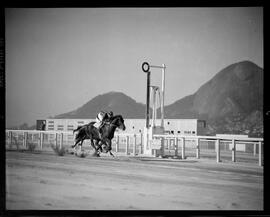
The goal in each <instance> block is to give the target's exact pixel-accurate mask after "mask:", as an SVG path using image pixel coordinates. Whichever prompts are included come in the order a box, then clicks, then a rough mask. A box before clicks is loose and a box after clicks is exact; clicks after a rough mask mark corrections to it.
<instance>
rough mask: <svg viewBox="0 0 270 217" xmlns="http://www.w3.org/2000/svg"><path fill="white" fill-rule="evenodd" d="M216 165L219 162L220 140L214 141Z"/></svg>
mask: <svg viewBox="0 0 270 217" xmlns="http://www.w3.org/2000/svg"><path fill="white" fill-rule="evenodd" d="M216 150H217V163H219V162H220V139H217V140H216Z"/></svg>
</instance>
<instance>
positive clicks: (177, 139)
mask: <svg viewBox="0 0 270 217" xmlns="http://www.w3.org/2000/svg"><path fill="white" fill-rule="evenodd" d="M153 138H154V139H160V140H164V142H162V143H163V144H164V146H165V147H164V149H163V155H166V150H169V151H170V150H171V149H173V151H174V155H175V156H178V151H179V143H180V146H181V156H182V159H185V158H186V157H185V155H186V143H187V142H191V141H193V142H195V149H196V158H198V159H199V158H200V155H201V154H200V151H201V146H202V142H204V141H206V142H209V141H211V142H213V143H214V150H215V153H216V162H217V163H219V162H221V155H220V153H221V142H223V143H230V144H231V146H232V148H231V158H232V161H233V162H236V151H237V146H238V147H239V146H240V145H241V144H245V145H247V144H250V145H253V156H256V155H257V154H256V153H257V147H258V162H259V165H260V166H263V138H249V137H247V138H245V137H244V138H243V137H240V136H239V137H237V135H235V136H233V135H232V136H231V137H230V138H228V136H181V135H153ZM172 141H173V142H172ZM171 142H172V143H173V148H171ZM168 143H169V144H168ZM164 152H165V153H164Z"/></svg>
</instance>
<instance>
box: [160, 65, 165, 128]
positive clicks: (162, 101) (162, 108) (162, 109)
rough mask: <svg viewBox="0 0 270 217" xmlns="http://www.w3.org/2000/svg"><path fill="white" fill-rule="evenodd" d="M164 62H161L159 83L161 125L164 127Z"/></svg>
mask: <svg viewBox="0 0 270 217" xmlns="http://www.w3.org/2000/svg"><path fill="white" fill-rule="evenodd" d="M165 68H166V66H165V64H162V83H161V95H162V100H161V109H160V112H161V127H163V128H164V99H165Z"/></svg>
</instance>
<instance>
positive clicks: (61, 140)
mask: <svg viewBox="0 0 270 217" xmlns="http://www.w3.org/2000/svg"><path fill="white" fill-rule="evenodd" d="M63 138H64V134H63V133H61V134H60V149H62V147H63Z"/></svg>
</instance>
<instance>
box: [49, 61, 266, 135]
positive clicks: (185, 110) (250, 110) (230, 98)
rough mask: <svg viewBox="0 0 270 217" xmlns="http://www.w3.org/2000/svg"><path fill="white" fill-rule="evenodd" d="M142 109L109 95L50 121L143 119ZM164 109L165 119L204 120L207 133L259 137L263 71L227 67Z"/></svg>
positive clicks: (247, 63) (127, 99)
mask: <svg viewBox="0 0 270 217" xmlns="http://www.w3.org/2000/svg"><path fill="white" fill-rule="evenodd" d="M145 108H146V106H145V105H144V104H142V103H137V102H136V101H135V100H133V99H132V98H131V97H129V96H127V95H125V94H123V93H121V92H109V93H106V94H103V95H98V96H96V97H95V98H93V99H91V100H90V101H89V102H87V103H86V104H84V105H83V106H81V107H80V108H78V109H76V110H74V111H71V112H68V113H65V114H60V115H57V116H55V117H54V118H95V117H96V115H97V113H98V112H99V111H100V110H107V111H113V112H114V113H115V114H122V115H123V117H124V118H145ZM164 110H165V118H197V119H203V120H206V121H207V123H208V124H207V126H208V134H216V133H230V134H236V133H237V134H248V135H249V136H258V137H262V136H263V113H262V112H263V69H262V68H260V67H259V66H257V65H256V64H254V63H252V62H250V61H242V62H239V63H234V64H232V65H229V66H228V67H226V68H224V69H222V70H221V71H219V72H218V73H217V74H216V75H215V76H214V77H213V78H212V79H210V80H209V81H208V82H206V83H205V84H203V85H202V86H201V87H200V88H199V89H198V90H197V91H196V92H195V93H194V94H192V95H189V96H186V97H184V98H182V99H180V100H177V101H176V102H174V103H172V104H171V105H168V106H165V108H164ZM159 113H160V111H158V114H159ZM158 117H159V115H158Z"/></svg>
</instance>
